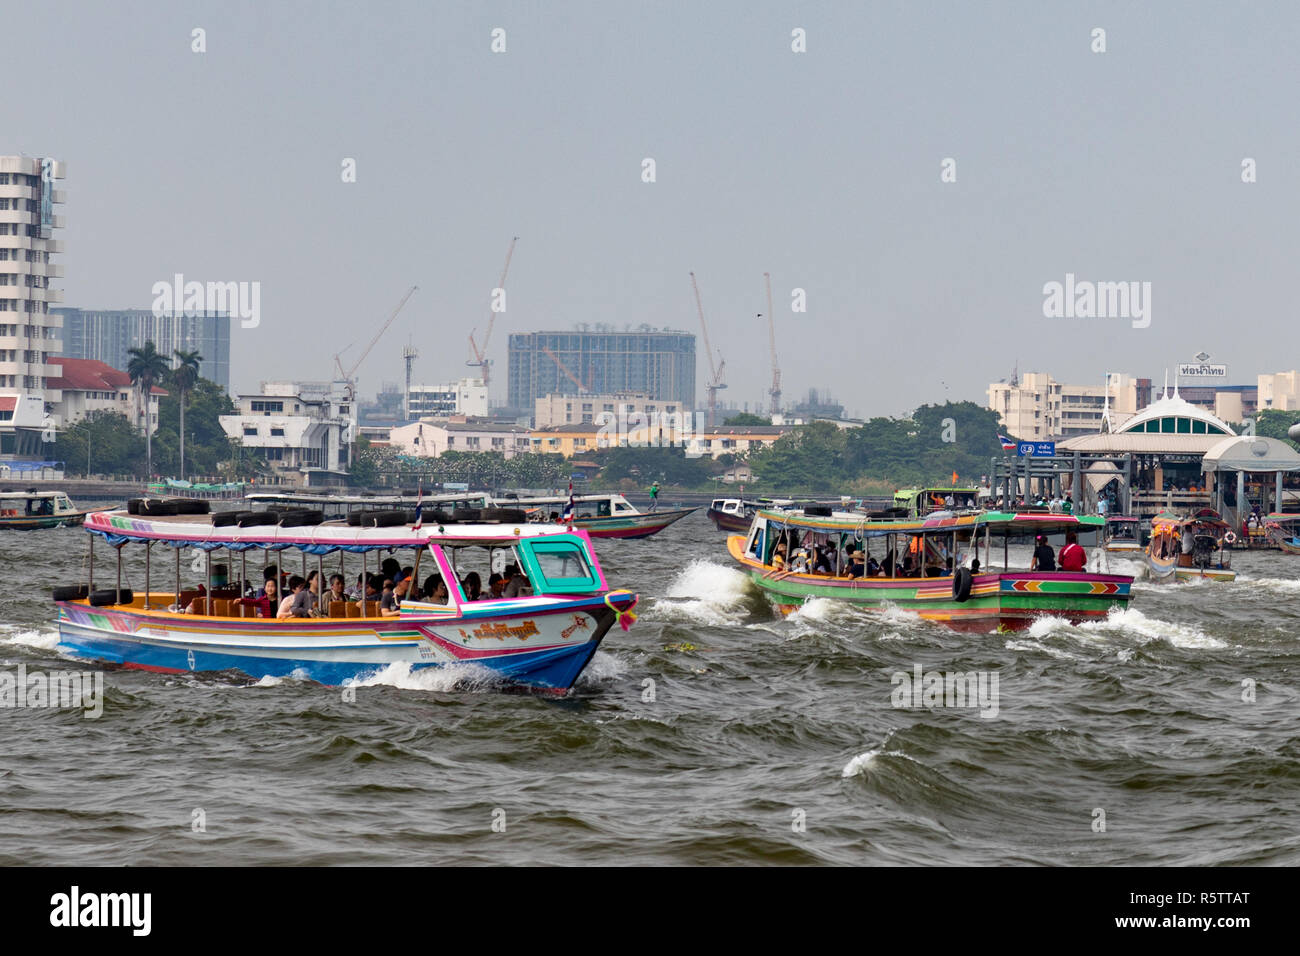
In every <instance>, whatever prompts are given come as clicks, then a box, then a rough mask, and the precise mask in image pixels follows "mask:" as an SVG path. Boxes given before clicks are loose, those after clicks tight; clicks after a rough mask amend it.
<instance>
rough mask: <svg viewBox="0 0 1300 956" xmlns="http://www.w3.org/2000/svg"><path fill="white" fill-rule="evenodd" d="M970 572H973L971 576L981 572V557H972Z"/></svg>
mask: <svg viewBox="0 0 1300 956" xmlns="http://www.w3.org/2000/svg"><path fill="white" fill-rule="evenodd" d="M970 573H971V577H974V576H975V575H977V574H979V573H980V559H979V558H971V559H970Z"/></svg>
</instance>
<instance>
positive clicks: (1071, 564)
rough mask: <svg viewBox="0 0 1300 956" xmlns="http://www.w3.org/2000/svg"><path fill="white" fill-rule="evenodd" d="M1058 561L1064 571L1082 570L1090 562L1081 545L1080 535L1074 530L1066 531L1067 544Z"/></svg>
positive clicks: (1062, 549)
mask: <svg viewBox="0 0 1300 956" xmlns="http://www.w3.org/2000/svg"><path fill="white" fill-rule="evenodd" d="M1057 563H1058V564H1059V565H1060V566H1061V570H1062V571H1082V570H1083V568H1084V565H1086V564H1087V563H1088V555H1087V553H1086V552H1085V551H1084V550H1083V548H1081V547H1079V536H1078V535H1077V534H1075V533H1074V532H1073V531H1067V532H1065V546H1064V547H1063V548H1061V553H1060V555H1058V556H1057Z"/></svg>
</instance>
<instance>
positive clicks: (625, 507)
mask: <svg viewBox="0 0 1300 956" xmlns="http://www.w3.org/2000/svg"><path fill="white" fill-rule="evenodd" d="M614 510H615V511H617V512H620V513H621V512H625V511H632V510H633V508H632V506H631V505H630V504H628V503H627V502H626V501H620V502H617V503H616V504H615V505H614Z"/></svg>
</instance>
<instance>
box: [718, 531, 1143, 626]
mask: <svg viewBox="0 0 1300 956" xmlns="http://www.w3.org/2000/svg"><path fill="white" fill-rule="evenodd" d="M1102 525H1103V520H1102V519H1101V518H1098V517H1093V516H1082V515H1064V514H1051V513H1048V512H1041V513H1010V512H1007V513H1004V512H998V511H983V512H976V511H971V512H967V513H954V512H951V511H936V512H932V513H931V514H929V515H927V516H925V517H923V518H898V517H892V516H886V517H871V516H870V515H867V514H862V513H850V512H836V511H833V510H832V509H830V508H805V509H801V510H794V511H766V510H765V511H760V512H758V514H756V515H755V516H754V522H753V524H752V525H751V527H750V529H749V532H748V533H747V534H744V535H734V536H732V537H730V538H728V541H727V547H728V550H729V551H730V553H731V556H732V557H733V558H734V559H735V560H736V561H737V562H739V564H740V565H741V567H742V568H743V569H744V570H745V571H746V572H747V573H748V574H749V576H750V578H751V580H752V581H753V582H754V583H755V584H756V585H758V586H759V587H760V588H762V589H763V590H764V591H766V592H767V594H768V596H769V597H770V598H771V599H772V600H773V601H774V602H775V603H776V605H777V606H778V608H780V609H781V610H782V611H783V612H788V611H790V610H793V609H794V608H796V607H798V606H799V605H801V604H803V603H804V602H805V601H807V600H809V599H810V598H823V597H824V598H833V599H839V600H845V601H849V602H850V603H852V604H856V605H862V606H865V607H871V608H881V607H885V606H896V607H898V608H902V609H905V610H908V611H914V612H915V613H917V614H919V615H920V616H921V617H923V618H926V619H928V620H933V621H941V622H943V623H944V624H947V625H949V626H950V627H954V628H959V629H965V630H988V629H994V628H996V629H1003V630H1015V629H1018V628H1023V627H1027V626H1028V625H1029V624H1030V623H1032V622H1033V620H1034V619H1035V618H1038V617H1042V616H1048V615H1050V616H1055V617H1061V618H1065V619H1067V620H1069V621H1071V622H1075V623H1078V622H1080V621H1087V620H1094V619H1097V618H1102V617H1105V616H1106V615H1107V614H1108V613H1109V612H1110V611H1111V610H1112V609H1115V608H1123V607H1125V606H1126V605H1127V604H1128V602H1129V600H1130V599H1131V597H1132V591H1131V588H1132V584H1133V578H1132V577H1131V576H1130V575H1124V574H1102V573H1092V572H1088V571H1086V570H1085V571H1039V570H1013V569H1012V567H1011V561H1010V557H1011V555H1010V545H1011V543H1012V542H1013V540H1015V541H1024V542H1026V543H1028V542H1030V541H1032V540H1034V539H1035V538H1036V537H1037V536H1039V535H1044V536H1046V535H1053V534H1061V533H1068V532H1071V531H1073V532H1076V533H1078V534H1082V533H1090V534H1095V533H1096V532H1099V531H1100V530H1101V528H1102ZM999 544H1000V545H1001V547H998V545H999ZM801 551H803V552H806V554H800V552H801ZM999 551H1000V552H1001V554H1000V555H999V554H998V552H999ZM778 553H782V554H783V557H782V558H781V559H780V560H774V555H777V554H778ZM809 555H811V556H812V560H811V561H809V560H808V557H809ZM998 558H1000V559H1001V564H1002V568H1001V570H997V569H995V568H994V566H993V565H994V564H995V563H997V560H998ZM878 559H879V560H878ZM976 561H978V562H979V564H978V565H976V564H975V562H976ZM804 562H807V565H806V566H805V564H804ZM850 562H853V563H850ZM858 564H860V565H861V573H860V574H856V575H855V570H856V568H857V565H858ZM819 566H820V571H818V567H819ZM808 567H811V569H812V570H808V569H807V568H808Z"/></svg>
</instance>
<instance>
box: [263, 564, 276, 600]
mask: <svg viewBox="0 0 1300 956" xmlns="http://www.w3.org/2000/svg"><path fill="white" fill-rule="evenodd" d="M267 581H274V582H275V583H276V585H277V590H278V585H279V584H280V569H279V567H277V566H276V565H274V564H268V565H267V566H266V567H264V568H263V569H262V593H263V594H266V595H267V596H268V597H274V595H271V594H269V593H268V592H267V590H266V582H267Z"/></svg>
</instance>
